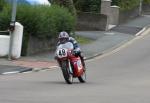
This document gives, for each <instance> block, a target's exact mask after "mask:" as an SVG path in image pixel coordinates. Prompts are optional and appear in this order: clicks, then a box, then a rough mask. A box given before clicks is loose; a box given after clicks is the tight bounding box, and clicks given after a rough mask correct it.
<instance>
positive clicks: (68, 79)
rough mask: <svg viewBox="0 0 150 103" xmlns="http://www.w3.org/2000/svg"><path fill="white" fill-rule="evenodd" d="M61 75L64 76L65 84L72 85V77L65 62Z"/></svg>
mask: <svg viewBox="0 0 150 103" xmlns="http://www.w3.org/2000/svg"><path fill="white" fill-rule="evenodd" d="M62 73H63V76H64V79H65V81H66V83H68V84H72V83H73V75H72V73H70V71H69V67H68V62H67V61H66V62H63V63H62Z"/></svg>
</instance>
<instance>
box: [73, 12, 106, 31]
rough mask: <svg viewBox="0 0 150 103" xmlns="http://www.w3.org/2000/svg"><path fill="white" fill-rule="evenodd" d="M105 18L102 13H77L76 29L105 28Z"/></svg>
mask: <svg viewBox="0 0 150 103" xmlns="http://www.w3.org/2000/svg"><path fill="white" fill-rule="evenodd" d="M107 20H108V17H107V16H106V15H103V14H93V13H78V18H77V26H76V30H83V31H84V30H86V31H87V30H106V29H107Z"/></svg>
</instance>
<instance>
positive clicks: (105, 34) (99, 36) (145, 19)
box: [0, 15, 150, 74]
mask: <svg viewBox="0 0 150 103" xmlns="http://www.w3.org/2000/svg"><path fill="white" fill-rule="evenodd" d="M149 25H150V15H143V16H141V17H138V18H136V19H134V20H131V21H128V22H127V23H125V24H121V25H119V26H117V27H114V28H112V29H111V30H109V31H77V32H76V35H80V36H83V37H86V38H89V39H92V40H93V41H92V42H90V43H87V44H84V45H80V47H81V50H82V51H83V54H84V56H85V60H88V59H92V58H94V57H96V56H100V55H103V54H104V53H106V52H109V51H112V50H114V49H116V48H118V47H119V46H121V45H123V44H124V43H126V42H128V41H130V40H132V39H133V38H135V37H136V36H139V35H140V34H141V33H142V32H144V31H145V30H146V29H147V27H148V26H149ZM54 67H57V63H56V61H55V60H54V51H51V52H43V53H40V54H36V55H31V56H27V57H21V58H20V59H18V60H11V61H10V60H8V59H7V58H0V74H12V73H22V72H26V71H39V70H45V69H50V68H54Z"/></svg>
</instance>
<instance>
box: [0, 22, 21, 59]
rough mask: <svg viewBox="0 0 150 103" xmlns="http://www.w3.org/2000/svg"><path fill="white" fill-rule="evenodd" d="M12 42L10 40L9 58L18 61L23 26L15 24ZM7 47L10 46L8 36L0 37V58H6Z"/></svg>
mask: <svg viewBox="0 0 150 103" xmlns="http://www.w3.org/2000/svg"><path fill="white" fill-rule="evenodd" d="M12 35H13V40H12V50H11V51H12V52H11V56H12V58H14V59H18V58H20V56H21V48H22V37H23V26H22V25H21V24H20V23H18V22H16V23H15V30H14V31H13V34H12ZM9 45H10V36H9V35H0V56H1V57H3V56H7V55H8V54H9V48H10V47H9Z"/></svg>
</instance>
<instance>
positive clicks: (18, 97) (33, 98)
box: [0, 35, 150, 103]
mask: <svg viewBox="0 0 150 103" xmlns="http://www.w3.org/2000/svg"><path fill="white" fill-rule="evenodd" d="M149 41H150V35H145V36H143V37H141V38H140V39H136V40H134V41H133V42H132V43H129V44H128V45H127V46H125V47H124V48H122V49H120V50H119V51H117V52H112V53H111V54H109V55H105V56H103V57H99V58H96V59H94V60H91V61H88V62H87V68H88V70H87V75H88V78H87V83H84V84H80V83H78V81H77V80H75V81H74V84H73V85H68V84H66V83H65V82H64V79H63V76H62V74H61V71H60V70H59V69H52V70H48V71H43V72H34V73H24V74H17V75H4V76H2V75H1V76H0V103H150V98H149V97H150V93H149V92H150V68H149V67H150V46H149Z"/></svg>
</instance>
